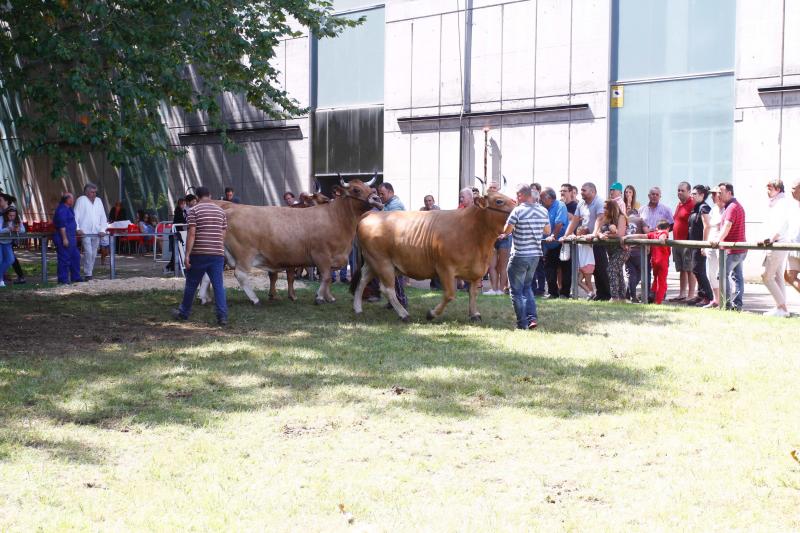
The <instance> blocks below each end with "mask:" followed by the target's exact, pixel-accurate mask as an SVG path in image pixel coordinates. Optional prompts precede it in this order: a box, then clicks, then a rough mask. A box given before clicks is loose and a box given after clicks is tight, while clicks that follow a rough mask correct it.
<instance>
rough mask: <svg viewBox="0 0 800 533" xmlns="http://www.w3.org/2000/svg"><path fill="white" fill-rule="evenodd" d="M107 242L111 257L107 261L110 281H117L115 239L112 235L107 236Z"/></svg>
mask: <svg viewBox="0 0 800 533" xmlns="http://www.w3.org/2000/svg"><path fill="white" fill-rule="evenodd" d="M108 242H109V244H110V246H111V257H110V259H109V265H110V267H111V272H110V274H109V275H110V276H111V279H117V237H116V235H114V234H113V233H112V234H111V235H109V237H108Z"/></svg>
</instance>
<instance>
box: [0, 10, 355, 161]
mask: <svg viewBox="0 0 800 533" xmlns="http://www.w3.org/2000/svg"><path fill="white" fill-rule="evenodd" d="M331 11H332V2H331V1H330V0H269V1H246V0H6V2H5V3H4V4H1V5H0V84H2V86H3V89H4V90H5V91H7V92H8V93H9V95H13V96H14V97H16V98H18V101H19V102H20V103H21V108H22V113H21V116H19V117H17V118H16V119H15V126H16V127H17V130H18V131H19V132H20V133H21V137H22V141H21V146H20V151H19V155H20V156H21V157H23V158H24V157H28V156H30V155H33V154H48V155H49V156H50V157H51V158H52V161H53V176H54V177H55V176H59V175H61V174H62V173H63V172H64V170H65V168H66V164H67V162H68V161H70V160H76V159H80V158H81V157H82V156H83V155H84V154H85V153H87V152H89V151H92V152H102V153H104V154H105V155H106V157H107V158H108V160H109V161H110V163H111V164H113V165H115V166H117V167H119V166H121V165H122V164H124V163H125V162H126V161H128V160H129V159H131V158H134V157H140V156H157V155H166V156H174V155H175V151H174V149H173V148H171V147H170V146H169V144H168V143H167V142H166V138H165V135H164V130H163V124H162V121H161V118H160V116H159V107H160V106H161V105H162V104H166V105H167V106H176V107H179V108H183V109H184V110H186V111H189V112H193V111H205V112H207V113H208V117H209V121H210V123H211V125H212V127H214V128H215V129H219V130H220V131H221V135H222V138H223V142H225V143H228V144H230V141H229V139H228V138H227V136H226V135H225V124H223V121H222V117H221V109H220V106H219V104H218V100H217V98H218V96H219V95H221V94H222V93H223V92H225V91H230V92H233V93H241V94H244V95H246V97H247V101H248V102H249V103H250V104H252V105H253V106H255V107H256V108H258V109H261V110H263V111H265V112H266V113H267V114H268V115H269V116H270V117H272V118H275V119H282V118H288V117H291V116H296V115H298V114H301V113H302V112H303V111H304V110H303V109H301V108H300V107H299V105H298V103H297V101H296V100H294V99H292V98H290V97H289V96H288V95H287V94H286V92H285V91H283V90H281V89H280V88H279V82H278V78H277V76H278V75H279V72H277V71H276V70H275V68H274V67H273V65H271V64H270V59H272V57H273V56H274V53H275V49H276V47H277V46H278V45H279V41H280V39H281V38H285V37H287V36H296V35H297V34H296V33H295V32H294V31H293V30H292V28H291V27H290V21H291V20H294V21H296V22H297V23H299V24H300V25H302V26H304V27H305V28H307V29H308V30H309V31H310V32H312V33H313V34H314V35H316V36H319V37H332V36H335V35H336V34H337V33H338V32H340V31H341V30H342V29H343V28H344V27H346V26H351V25H353V24H354V23H353V22H352V21H349V20H346V19H344V18H338V17H332V16H331ZM356 23H357V22H356ZM190 68H191V69H193V70H194V72H195V73H196V74H197V77H196V78H193V76H190ZM198 79H199V80H201V82H200V83H198V82H197V80H198Z"/></svg>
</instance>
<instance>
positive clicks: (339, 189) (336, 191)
mask: <svg viewBox="0 0 800 533" xmlns="http://www.w3.org/2000/svg"><path fill="white" fill-rule="evenodd" d="M333 193H334V196H344V195H345V190H344V189H343V188H342V187H341V185H334V186H333Z"/></svg>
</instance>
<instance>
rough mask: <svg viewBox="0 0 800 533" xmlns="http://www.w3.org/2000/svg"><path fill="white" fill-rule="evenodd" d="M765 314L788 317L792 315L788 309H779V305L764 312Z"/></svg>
mask: <svg viewBox="0 0 800 533" xmlns="http://www.w3.org/2000/svg"><path fill="white" fill-rule="evenodd" d="M764 316H776V317H780V318H787V317H789V316H791V313H790V312H788V311H784V310H783V309H778V308H777V307H773V308H772V309H770V310H769V311H767V312H766V313H764Z"/></svg>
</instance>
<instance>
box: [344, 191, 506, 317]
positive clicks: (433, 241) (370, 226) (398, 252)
mask: <svg viewBox="0 0 800 533" xmlns="http://www.w3.org/2000/svg"><path fill="white" fill-rule="evenodd" d="M515 205H516V202H515V201H514V200H512V199H511V198H509V197H508V196H505V195H503V194H500V193H497V192H490V193H489V194H488V195H486V196H479V197H477V198H476V199H475V203H474V205H472V206H470V207H467V208H465V209H457V210H455V211H391V212H387V213H371V214H369V215H368V216H365V217H364V218H362V219H361V222H359V224H358V229H357V235H358V243H359V247H360V248H361V252H362V253H363V255H364V265H363V266H362V267H361V279H360V281H359V282H358V287H357V288H356V289H355V293H354V294H355V299H354V300H353V309H354V310H355V312H356V314H359V313H361V311H362V309H361V299H362V295H363V293H364V288H365V287H366V286H367V283H369V282H370V280H371V279H372V278H373V277H376V276H377V278H378V279H379V280H380V284H381V291H382V292H383V294H384V295H385V296H386V297H387V298H388V299H389V302H390V303H391V304H392V307H394V310H395V311H396V312H397V314H398V315H400V319H401V320H403V321H407V320H408V311H406V310H405V309H404V308H403V306H401V305H400V302H398V301H397V296H396V295H395V292H394V280H395V271H399V272H401V273H402V274H404V275H406V276H408V277H410V278H414V279H429V278H432V277H433V276H435V275H436V276H439V279H440V280H441V281H442V288H443V295H442V301H441V303H440V304H439V305H437V306H436V307H435V308H434V309H431V310H429V311H428V315H427V318H428V320H432V319H434V318H436V317H438V316H440V315H441V314H442V313H443V312H444V309H445V307H446V306H447V304H448V303H450V302H451V301H452V300H453V299H454V298H455V297H456V296H455V295H456V286H455V278H456V277H458V278H461V279H464V280H467V281H469V282H470V290H469V318H470V320H473V321H476V320H480V318H481V315H480V313H479V312H478V307H477V304H476V301H475V300H476V296H477V292H478V282H479V281H480V280H481V278H482V277H483V275H484V274H485V273H486V270H487V268H488V265H489V258H490V256H491V255H492V251H493V250H494V242H495V240H496V239H497V235H498V234H499V233H500V232H501V231H502V230H503V226H504V224H505V222H506V219H507V218H508V215H509V213H511V210H512V209H514V206H515ZM351 286H352V287H355V280H354V282H353V284H352V285H351Z"/></svg>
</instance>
